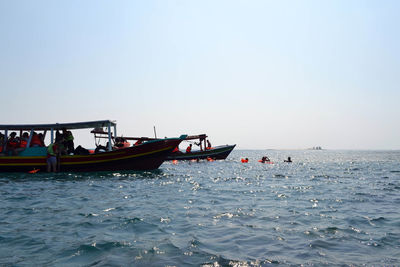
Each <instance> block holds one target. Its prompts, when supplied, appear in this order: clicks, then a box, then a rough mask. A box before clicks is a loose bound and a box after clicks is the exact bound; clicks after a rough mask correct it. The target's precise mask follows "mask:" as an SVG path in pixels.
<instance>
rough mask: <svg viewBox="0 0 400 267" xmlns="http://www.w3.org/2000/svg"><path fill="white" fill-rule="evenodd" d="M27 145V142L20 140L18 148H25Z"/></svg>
mask: <svg viewBox="0 0 400 267" xmlns="http://www.w3.org/2000/svg"><path fill="white" fill-rule="evenodd" d="M27 144H28V142H26V141H25V140H21V142H20V143H19V147H23V148H25V147H26V145H27Z"/></svg>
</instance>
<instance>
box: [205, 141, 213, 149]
mask: <svg viewBox="0 0 400 267" xmlns="http://www.w3.org/2000/svg"><path fill="white" fill-rule="evenodd" d="M211 148H212V146H211V142H210V140H207V147H206V149H211Z"/></svg>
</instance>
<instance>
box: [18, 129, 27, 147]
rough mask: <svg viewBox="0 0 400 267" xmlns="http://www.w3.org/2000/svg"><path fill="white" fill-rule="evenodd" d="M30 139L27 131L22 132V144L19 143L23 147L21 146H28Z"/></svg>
mask: <svg viewBox="0 0 400 267" xmlns="http://www.w3.org/2000/svg"><path fill="white" fill-rule="evenodd" d="M28 140H29V134H28V133H27V132H24V133H23V134H22V137H21V141H20V144H19V147H21V148H24V149H25V148H26V146H27V145H28Z"/></svg>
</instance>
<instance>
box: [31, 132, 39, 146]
mask: <svg viewBox="0 0 400 267" xmlns="http://www.w3.org/2000/svg"><path fill="white" fill-rule="evenodd" d="M40 146H42V141H41V140H40V136H39V135H38V134H37V132H33V134H32V140H31V147H40Z"/></svg>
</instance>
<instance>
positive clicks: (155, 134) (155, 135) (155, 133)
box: [153, 126, 157, 139]
mask: <svg viewBox="0 0 400 267" xmlns="http://www.w3.org/2000/svg"><path fill="white" fill-rule="evenodd" d="M153 129H154V137H155V138H156V139H157V132H156V126H153Z"/></svg>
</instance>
